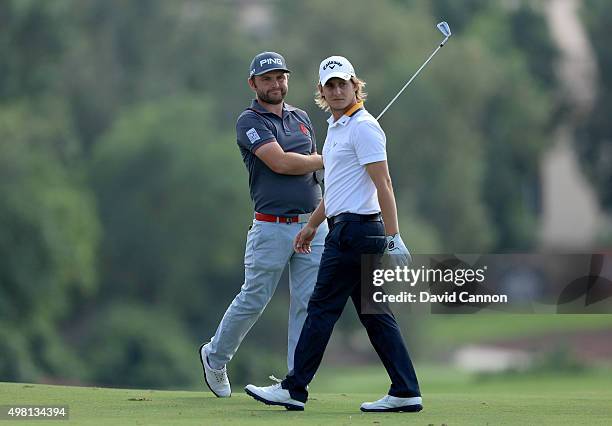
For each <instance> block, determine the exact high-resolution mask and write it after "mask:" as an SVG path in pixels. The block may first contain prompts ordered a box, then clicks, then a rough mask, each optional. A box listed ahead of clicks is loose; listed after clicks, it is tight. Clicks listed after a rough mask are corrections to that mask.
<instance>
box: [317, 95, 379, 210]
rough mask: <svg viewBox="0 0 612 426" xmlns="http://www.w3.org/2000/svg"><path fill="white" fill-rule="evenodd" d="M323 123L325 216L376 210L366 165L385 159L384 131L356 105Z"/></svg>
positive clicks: (375, 196)
mask: <svg viewBox="0 0 612 426" xmlns="http://www.w3.org/2000/svg"><path fill="white" fill-rule="evenodd" d="M327 122H328V123H329V127H328V128H327V137H326V138H325V145H324V146H323V164H324V166H325V195H324V199H325V215H326V216H327V217H332V216H336V215H338V214H340V213H357V214H372V213H378V212H380V205H379V204H378V195H377V192H376V187H375V186H374V182H372V179H371V178H370V176H369V175H368V172H367V170H366V167H365V166H366V164H370V163H375V162H377V161H385V160H386V159H387V151H386V148H385V145H386V138H385V132H383V130H382V128H381V127H380V125H379V124H378V121H376V119H375V118H374V117H372V115H371V114H370V113H369V112H367V111H366V110H365V109H363V103H362V102H360V103H358V104H356V105H355V106H354V107H353V108H351V109H350V110H349V111H347V112H346V114H345V115H343V116H342V117H340V118H339V119H338V120H337V121H334V117H333V116H332V117H330V118H329V119H328V120H327Z"/></svg>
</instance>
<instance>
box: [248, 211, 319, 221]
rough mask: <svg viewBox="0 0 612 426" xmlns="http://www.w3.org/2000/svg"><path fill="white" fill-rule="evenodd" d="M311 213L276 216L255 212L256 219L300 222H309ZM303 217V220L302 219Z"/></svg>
mask: <svg viewBox="0 0 612 426" xmlns="http://www.w3.org/2000/svg"><path fill="white" fill-rule="evenodd" d="M309 217H310V213H308V214H304V215H299V216H274V215H271V214H264V213H257V212H255V219H257V220H261V221H262V222H275V223H298V222H308V218H309ZM300 219H302V220H300Z"/></svg>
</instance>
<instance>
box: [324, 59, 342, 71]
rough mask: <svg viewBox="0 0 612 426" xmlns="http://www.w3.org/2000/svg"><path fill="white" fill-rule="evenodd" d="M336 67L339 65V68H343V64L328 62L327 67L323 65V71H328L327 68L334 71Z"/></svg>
mask: <svg viewBox="0 0 612 426" xmlns="http://www.w3.org/2000/svg"><path fill="white" fill-rule="evenodd" d="M336 65H338V66H339V67H341V66H342V64H341V63H340V62H338V61H334V60H331V61H328V62H327V63H326V64H325V65H323V70H326V69H327V68H331V69H334V68H336Z"/></svg>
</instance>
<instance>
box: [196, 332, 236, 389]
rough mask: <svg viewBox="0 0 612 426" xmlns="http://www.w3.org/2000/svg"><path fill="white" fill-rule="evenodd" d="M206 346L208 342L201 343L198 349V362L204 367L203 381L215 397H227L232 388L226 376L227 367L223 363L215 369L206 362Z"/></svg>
mask: <svg viewBox="0 0 612 426" xmlns="http://www.w3.org/2000/svg"><path fill="white" fill-rule="evenodd" d="M206 346H208V344H202V346H200V349H199V351H198V353H199V355H200V362H201V363H202V368H203V369H204V381H205V382H206V384H207V385H208V388H209V389H210V391H211V392H212V393H214V394H215V396H216V397H217V398H228V397H230V396H232V388H231V386H230V382H229V379H228V377H227V368H226V366H225V365H224V366H223V368H221V369H220V370H216V369H214V368H212V367H211V366H210V365H209V364H208V357H207V355H206Z"/></svg>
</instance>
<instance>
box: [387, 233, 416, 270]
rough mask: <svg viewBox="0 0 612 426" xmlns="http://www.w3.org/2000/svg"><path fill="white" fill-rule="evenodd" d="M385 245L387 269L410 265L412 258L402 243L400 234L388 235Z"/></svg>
mask: <svg viewBox="0 0 612 426" xmlns="http://www.w3.org/2000/svg"><path fill="white" fill-rule="evenodd" d="M385 238H386V239H387V245H386V246H385V253H384V254H385V263H386V265H385V266H386V267H387V268H395V267H396V266H409V265H410V263H412V256H411V255H410V252H409V251H408V248H407V247H406V244H404V242H403V241H402V237H400V234H399V233H397V234H394V235H388V236H387V237H385Z"/></svg>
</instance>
